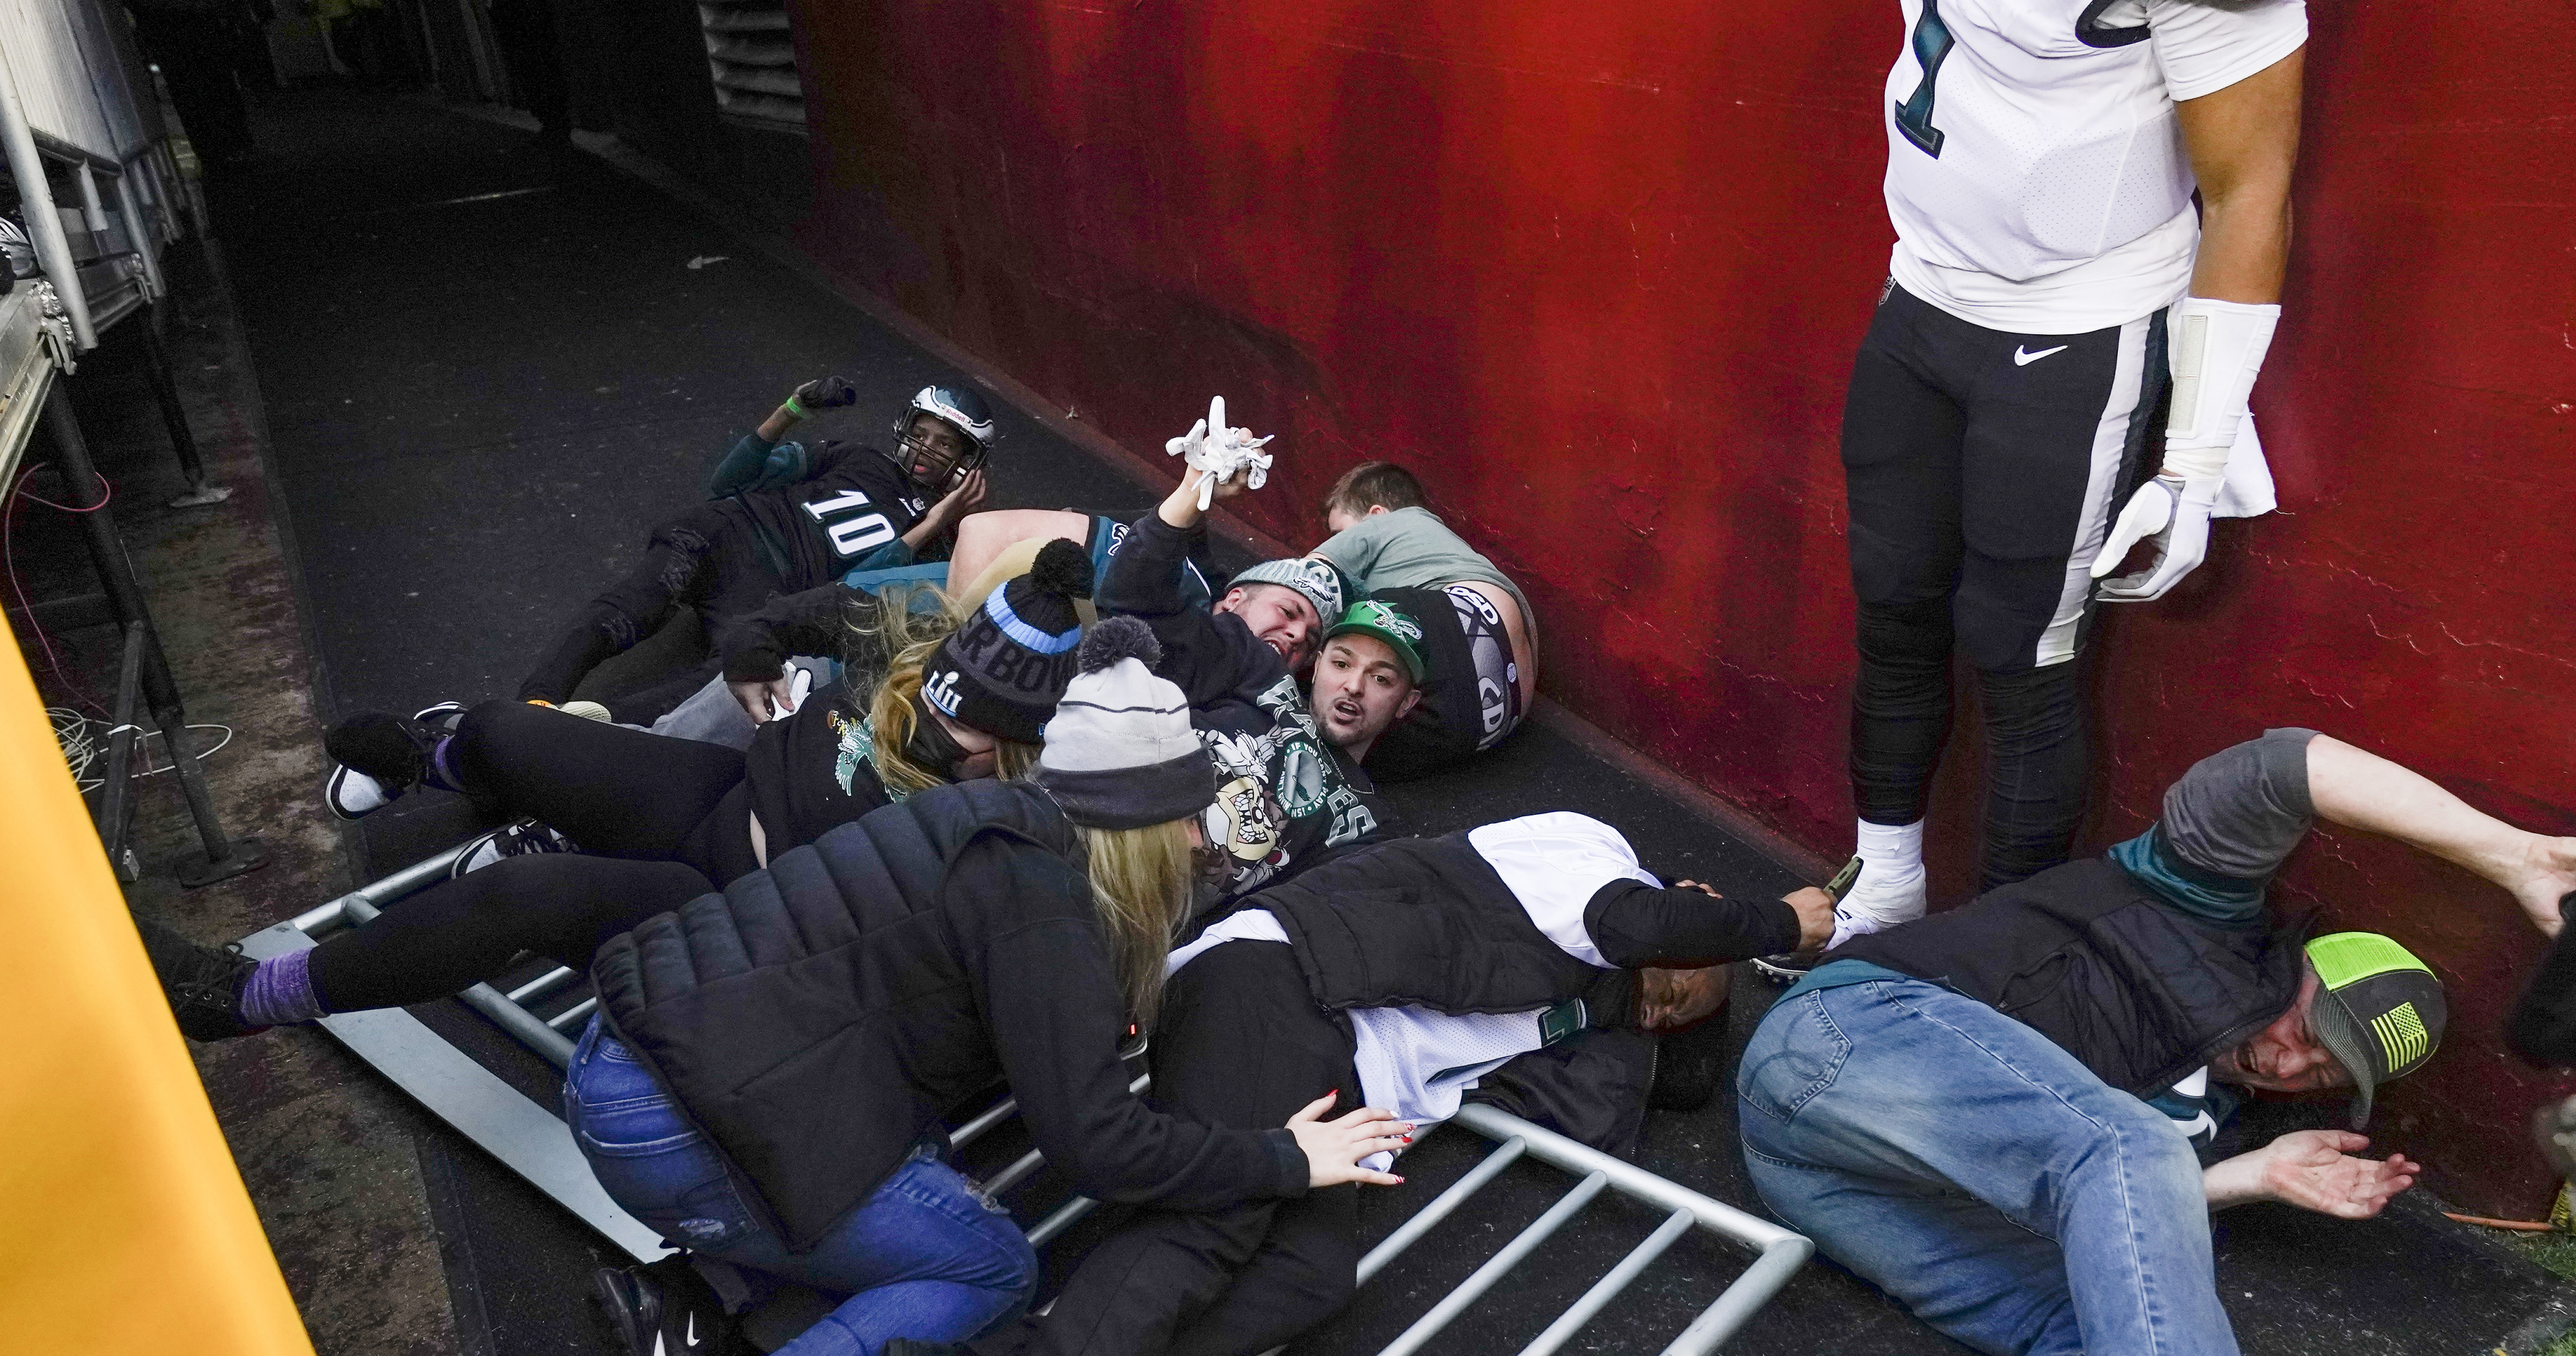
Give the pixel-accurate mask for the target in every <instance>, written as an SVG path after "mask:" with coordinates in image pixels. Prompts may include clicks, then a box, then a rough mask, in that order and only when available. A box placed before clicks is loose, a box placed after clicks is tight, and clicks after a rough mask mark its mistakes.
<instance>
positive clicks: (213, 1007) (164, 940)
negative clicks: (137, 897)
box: [133, 913, 268, 1041]
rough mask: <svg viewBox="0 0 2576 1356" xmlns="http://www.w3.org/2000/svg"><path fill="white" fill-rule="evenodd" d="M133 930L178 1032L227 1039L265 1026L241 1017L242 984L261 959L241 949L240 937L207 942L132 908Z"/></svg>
mask: <svg viewBox="0 0 2576 1356" xmlns="http://www.w3.org/2000/svg"><path fill="white" fill-rule="evenodd" d="M133 917H134V930H135V931H136V932H139V933H142V934H143V953H144V954H145V955H147V956H150V957H151V958H152V971H153V973H154V974H157V975H159V976H160V977H161V992H162V993H163V995H165V996H166V997H168V998H169V1000H170V1015H171V1016H173V1017H176V1018H178V1019H179V1033H180V1034H181V1035H183V1036H186V1037H187V1038H188V1039H190V1040H192V1041H220V1040H229V1039H231V1038H232V1037H235V1036H247V1035H249V1034H251V1033H252V1032H254V1031H266V1030H267V1029H268V1028H267V1027H264V1026H252V1025H251V1024H250V1023H248V1022H245V1021H243V1020H242V1017H241V993H242V987H243V986H244V985H247V984H249V983H250V977H251V974H252V972H254V971H256V970H258V969H259V962H258V961H255V960H252V959H251V958H250V957H248V956H245V955H243V954H242V949H241V946H240V944H239V943H235V944H233V945H231V946H208V945H206V944H205V943H203V942H200V941H196V940H194V939H192V938H190V937H189V936H188V935H187V934H185V933H183V932H181V931H179V930H178V929H177V928H174V927H172V926H170V925H169V924H167V923H164V922H162V921H161V920H160V919H158V918H154V917H151V916H150V915H148V914H140V913H138V914H135V915H134V916H133Z"/></svg>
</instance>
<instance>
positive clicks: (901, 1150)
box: [591, 781, 1307, 1249]
mask: <svg viewBox="0 0 2576 1356" xmlns="http://www.w3.org/2000/svg"><path fill="white" fill-rule="evenodd" d="M1079 857H1080V845H1079V842H1078V840H1077V838H1076V835H1075V833H1074V830H1073V827H1072V826H1071V825H1070V824H1068V823H1066V822H1065V819H1064V817H1063V815H1062V814H1060V813H1059V812H1058V811H1057V810H1056V808H1055V803H1054V802H1053V801H1052V800H1050V799H1049V798H1048V797H1047V796H1046V794H1045V793H1044V792H1042V791H1039V790H1038V789H1036V788H1035V787H1031V786H1028V785H1025V784H1022V783H1016V782H1007V783H1006V782H993V781H975V782H967V783H962V784H959V785H954V786H943V787H934V788H932V789H931V790H929V791H925V792H923V793H921V794H920V795H917V796H914V797H912V798H910V799H908V800H905V801H903V802H901V803H899V804H895V805H889V806H886V807H885V808H883V809H881V810H877V811H875V812H873V813H871V814H869V815H867V816H866V817H864V818H862V819H860V820H858V821H857V822H856V823H852V824H845V825H843V826H841V827H840V828H837V829H834V830H832V831H831V832H829V833H827V834H824V835H823V836H822V837H821V838H820V839H818V840H816V841H815V842H814V843H813V844H811V845H809V846H806V847H801V848H797V849H795V850H794V851H791V852H788V853H785V854H782V855H781V856H779V857H777V858H775V859H773V860H772V861H771V862H770V864H769V869H768V870H766V871H756V872H753V873H752V874H750V875H747V876H744V877H743V878H741V879H740V880H737V881H735V882H734V883H733V884H731V885H729V886H727V887H725V889H724V890H723V892H722V893H718V894H710V895H705V896H702V897H700V898H698V899H696V900H693V901H691V902H690V903H688V904H687V905H685V906H683V907H682V908H680V909H679V910H678V911H677V912H674V913H667V914H663V915H661V916H659V917H656V918H653V919H650V920H648V921H647V922H645V923H644V924H642V925H641V926H639V927H637V928H636V929H635V930H633V931H632V932H629V933H626V934H624V935H622V936H620V937H617V938H615V939H613V940H611V941H610V942H609V943H608V944H607V945H606V946H604V947H602V948H601V949H600V951H599V953H598V955H597V956H596V957H595V958H594V959H593V960H592V962H591V975H592V978H593V979H594V980H596V981H597V983H598V985H599V995H600V1014H601V1017H602V1020H604V1021H605V1022H606V1023H607V1024H608V1027H609V1029H610V1030H611V1031H612V1032H614V1033H615V1035H616V1036H617V1038H618V1039H619V1040H621V1041H623V1042H625V1043H626V1045H628V1046H629V1047H630V1048H632V1049H633V1050H634V1052H635V1054H636V1056H637V1057H638V1058H639V1059H641V1060H642V1061H643V1062H644V1063H645V1064H646V1065H647V1066H648V1067H650V1068H651V1069H652V1071H653V1073H654V1074H655V1076H656V1077H657V1078H659V1079H660V1081H661V1083H662V1086H663V1087H665V1088H667V1089H669V1090H670V1092H671V1093H672V1094H673V1096H674V1097H676V1098H677V1100H678V1101H679V1103H680V1106H681V1109H682V1110H683V1111H684V1112H685V1113H686V1114H687V1115H688V1117H689V1118H690V1120H691V1121H693V1122H694V1123H695V1124H696V1125H698V1126H699V1127H700V1128H701V1129H703V1130H704V1131H705V1132H706V1134H707V1136H708V1138H709V1139H710V1141H711V1142H713V1143H714V1144H715V1145H716V1147H717V1148H718V1149H719V1150H720V1151H722V1152H723V1153H724V1155H725V1156H726V1157H727V1158H728V1159H730V1160H731V1161H732V1162H733V1163H734V1165H735V1166H736V1167H737V1168H739V1169H740V1171H741V1172H742V1174H743V1175H744V1176H745V1177H746V1178H748V1179H749V1181H750V1182H751V1184H752V1185H753V1187H754V1188H756V1190H757V1192H758V1194H759V1197H760V1204H761V1205H762V1206H764V1207H766V1209H767V1211H768V1213H769V1215H770V1216H771V1218H772V1220H773V1221H774V1222H775V1224H776V1225H777V1226H778V1227H779V1229H780V1232H781V1233H782V1235H783V1236H784V1237H785V1238H786V1240H787V1242H788V1246H790V1247H791V1248H798V1249H802V1248H805V1247H808V1246H811V1245H812V1243H813V1242H814V1241H815V1240H816V1239H818V1238H819V1237H820V1236H821V1235H822V1234H823V1233H824V1232H825V1231H827V1230H828V1229H829V1228H830V1227H831V1226H832V1224H833V1222H834V1221H836V1220H838V1219H840V1218H841V1217H842V1216H843V1215H845V1214H847V1213H848V1212H849V1211H850V1210H852V1209H854V1208H855V1207H857V1206H858V1205H860V1204H861V1203H862V1202H864V1201H865V1200H866V1199H867V1197H868V1195H869V1193H870V1192H872V1191H874V1190H875V1188H876V1186H877V1184H878V1183H879V1182H880V1181H882V1180H883V1179H884V1178H885V1177H886V1175H887V1174H889V1173H891V1172H892V1171H893V1170H894V1169H895V1168H896V1167H897V1166H899V1165H900V1164H901V1163H902V1161H903V1158H904V1155H905V1153H906V1152H907V1151H908V1150H909V1148H910V1146H911V1145H912V1144H913V1143H914V1142H915V1141H916V1140H917V1139H919V1138H920V1137H921V1136H922V1135H923V1134H924V1133H926V1132H933V1131H935V1130H936V1129H937V1128H938V1124H939V1118H940V1116H941V1115H942V1114H943V1113H944V1112H946V1111H947V1110H948V1109H949V1108H951V1107H952V1106H954V1105H956V1104H957V1103H958V1102H959V1101H960V1100H961V1099H963V1098H965V1097H967V1096H969V1095H970V1094H972V1093H974V1092H975V1091H977V1090H978V1089H980V1088H983V1087H985V1086H988V1085H990V1084H991V1083H993V1082H994V1081H995V1080H997V1079H1005V1078H1006V1079H1008V1080H1009V1082H1010V1085H1011V1091H1012V1093H1013V1095H1015V1096H1016V1097H1018V1098H1019V1102H1020V1108H1021V1113H1022V1115H1023V1117H1024V1118H1025V1120H1026V1123H1027V1124H1028V1126H1029V1129H1030V1132H1031V1133H1032V1135H1033V1136H1034V1137H1035V1138H1036V1140H1037V1144H1038V1147H1039V1148H1040V1149H1043V1150H1044V1151H1045V1152H1046V1155H1047V1158H1048V1159H1049V1161H1050V1162H1052V1163H1053V1164H1054V1165H1055V1166H1057V1167H1059V1168H1061V1169H1063V1170H1064V1171H1065V1172H1067V1173H1068V1174H1069V1175H1070V1176H1071V1177H1072V1178H1073V1179H1074V1181H1075V1183H1076V1185H1077V1186H1078V1187H1079V1188H1080V1189H1081V1190H1082V1191H1083V1192H1084V1193H1085V1194H1088V1195H1092V1196H1098V1197H1101V1198H1104V1199H1109V1200H1117V1201H1153V1202H1156V1203H1158V1204H1161V1205H1165V1206H1168V1207H1171V1208H1173V1209H1179V1210H1193V1209H1212V1208H1217V1207H1220V1206H1224V1205H1232V1204H1235V1203H1238V1202H1241V1201H1244V1200H1248V1199H1255V1198H1260V1197H1270V1196H1295V1195H1299V1194H1302V1193H1303V1192H1304V1191H1305V1189H1306V1176H1307V1169H1306V1160H1305V1157H1304V1155H1303V1154H1302V1153H1300V1152H1299V1151H1298V1149H1297V1146H1296V1141H1295V1139H1294V1137H1293V1136H1291V1135H1290V1134H1289V1133H1288V1132H1287V1131H1286V1130H1284V1129H1279V1130H1265V1131H1260V1132H1257V1133H1255V1132H1247V1131H1242V1130H1228V1129H1220V1128H1215V1127H1210V1126H1205V1125H1200V1124H1198V1123H1196V1122H1193V1121H1187V1120H1181V1119H1177V1118H1174V1117H1171V1116H1166V1115H1162V1114H1160V1113H1157V1112H1154V1111H1152V1110H1150V1109H1148V1108H1147V1107H1146V1105H1145V1104H1144V1102H1142V1101H1141V1100H1139V1099H1138V1098H1136V1097H1135V1096H1134V1095H1133V1094H1131V1093H1129V1092H1128V1090H1127V1084H1128V1074H1127V1072H1126V1069H1125V1067H1124V1066H1123V1065H1122V1064H1121V1063H1120V1062H1119V1059H1118V1045H1119V1041H1120V1039H1121V1037H1122V1036H1123V1034H1124V1033H1125V1031H1126V1028H1127V1015H1126V1010H1125V998H1124V995H1123V994H1122V992H1121V990H1120V988H1119V984H1118V976H1117V968H1116V965H1115V963H1114V962H1113V961H1112V959H1111V955H1110V951H1109V948H1108V945H1107V942H1106V940H1105V939H1104V938H1103V937H1102V936H1101V934H1100V930H1099V926H1098V924H1097V923H1096V922H1095V921H1094V915H1093V906H1092V900H1091V889H1090V885H1089V883H1088V881H1087V880H1086V879H1085V878H1084V876H1083V874H1082V872H1081V870H1080V869H1079V868H1078V866H1076V865H1075V863H1076V862H1077V861H1078V860H1079Z"/></svg>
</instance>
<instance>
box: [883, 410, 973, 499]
mask: <svg viewBox="0 0 2576 1356" xmlns="http://www.w3.org/2000/svg"><path fill="white" fill-rule="evenodd" d="M974 447H975V445H974V444H973V443H972V442H969V441H968V440H967V438H966V435H965V434H963V433H960V432H958V431H957V429H956V427H955V426H954V425H952V424H950V423H949V422H948V421H947V420H945V419H941V418H939V417H937V416H935V415H930V414H916V415H914V416H913V417H912V427H911V428H910V429H908V430H906V431H905V433H904V435H903V447H902V449H901V450H900V451H899V452H898V453H897V454H896V457H895V460H897V461H899V462H901V463H903V473H904V474H905V475H908V476H910V477H912V483H913V484H915V485H918V486H920V487H921V488H922V490H923V491H924V492H926V493H929V494H946V493H947V492H948V491H949V490H951V489H953V488H955V487H954V486H952V485H950V484H949V483H948V482H949V479H950V478H951V477H952V476H954V475H955V474H956V472H957V468H958V467H959V466H961V465H963V464H965V461H966V458H967V455H968V454H969V453H971V452H972V451H973V450H974Z"/></svg>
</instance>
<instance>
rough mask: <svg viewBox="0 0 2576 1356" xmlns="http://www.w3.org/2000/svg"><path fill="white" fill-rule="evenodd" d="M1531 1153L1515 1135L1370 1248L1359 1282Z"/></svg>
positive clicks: (1526, 1144)
mask: <svg viewBox="0 0 2576 1356" xmlns="http://www.w3.org/2000/svg"><path fill="white" fill-rule="evenodd" d="M1528 1150H1529V1141H1528V1140H1525V1139H1522V1138H1520V1137H1519V1136H1517V1135H1515V1136H1513V1137H1512V1138H1510V1139H1508V1140H1505V1141H1503V1143H1502V1145H1501V1146H1500V1147H1498V1148H1496V1149H1495V1150H1494V1151H1493V1152H1492V1153H1489V1154H1487V1155H1485V1157H1484V1161H1482V1162H1480V1163H1478V1164H1477V1165H1476V1166H1475V1167H1473V1168H1470V1169H1468V1170H1467V1175H1466V1176H1464V1177H1461V1178H1459V1179H1458V1180H1457V1181H1455V1182H1452V1183H1450V1184H1449V1189H1448V1190H1446V1191H1443V1192H1441V1193H1440V1194H1439V1195H1437V1196H1435V1197H1433V1198H1432V1199H1431V1204H1429V1205H1426V1206H1424V1207H1422V1208H1421V1209H1419V1210H1416V1211H1414V1212H1413V1217H1412V1218H1411V1219H1408V1220H1406V1221H1405V1222H1404V1223H1402V1224H1400V1225H1397V1226H1396V1230H1395V1232H1394V1233H1391V1234H1388V1235H1387V1236H1386V1239H1385V1241H1383V1242H1381V1243H1379V1244H1378V1245H1377V1246H1376V1247H1374V1248H1371V1249H1369V1251H1368V1256H1366V1257H1363V1258H1361V1259H1360V1279H1359V1283H1360V1284H1361V1285H1366V1284H1368V1283H1369V1278H1370V1277H1372V1276H1375V1275H1376V1274H1378V1272H1379V1271H1381V1270H1383V1269H1384V1268H1385V1266H1386V1264H1387V1263H1389V1262H1392V1261H1394V1260H1395V1259H1396V1258H1398V1257H1400V1256H1403V1255H1404V1250H1405V1249H1407V1248H1410V1247H1412V1246H1413V1245H1414V1244H1415V1243H1418V1242H1420V1241H1421V1240H1422V1236H1423V1235H1424V1234H1427V1233H1429V1232H1431V1231H1432V1229H1434V1228H1435V1227H1437V1226H1438V1225H1439V1223H1440V1221H1442V1220H1444V1219H1447V1218H1449V1216H1450V1213H1451V1212H1452V1211H1455V1210H1456V1209H1457V1208H1458V1207H1459V1206H1462V1205H1465V1204H1466V1203H1467V1198H1468V1197H1470V1196H1473V1195H1475V1194H1476V1193H1477V1192H1479V1191H1482V1190H1484V1189H1485V1184H1486V1183H1488V1182H1491V1181H1493V1180H1494V1179H1495V1178H1497V1177H1500V1176H1502V1175H1503V1169H1505V1168H1508V1167H1510V1166H1511V1165H1512V1164H1513V1162H1514V1161H1515V1160H1517V1159H1519V1158H1520V1156H1521V1155H1522V1154H1523V1153H1526V1152H1528Z"/></svg>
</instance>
